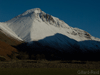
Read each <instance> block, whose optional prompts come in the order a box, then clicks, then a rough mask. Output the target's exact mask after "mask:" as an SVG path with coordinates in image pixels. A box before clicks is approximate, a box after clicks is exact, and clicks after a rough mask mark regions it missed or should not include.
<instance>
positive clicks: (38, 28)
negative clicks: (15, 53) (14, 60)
mask: <svg viewBox="0 0 100 75" xmlns="http://www.w3.org/2000/svg"><path fill="white" fill-rule="evenodd" d="M6 24H7V25H8V27H10V29H11V30H12V31H14V32H15V33H16V34H17V35H18V36H19V37H20V38H21V39H23V40H25V41H27V42H29V41H34V40H40V39H43V38H45V37H47V36H52V35H55V34H56V33H61V34H64V35H66V36H68V37H69V38H72V39H74V40H77V41H83V40H98V41H100V39H97V38H94V37H93V36H91V35H90V34H89V33H87V32H85V31H84V30H81V29H78V28H72V27H70V26H69V25H68V24H66V23H65V22H64V21H62V20H59V19H58V18H56V17H53V16H51V15H49V14H46V13H45V12H43V11H42V10H41V9H39V8H35V9H30V10H27V11H26V12H24V13H23V14H20V15H18V16H17V17H15V18H13V19H11V20H9V21H7V22H6Z"/></svg>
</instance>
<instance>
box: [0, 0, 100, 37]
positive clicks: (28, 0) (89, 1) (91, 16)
mask: <svg viewBox="0 0 100 75" xmlns="http://www.w3.org/2000/svg"><path fill="white" fill-rule="evenodd" d="M32 8H40V9H41V10H42V11H44V12H46V13H48V14H50V15H52V16H55V17H58V18H59V19H61V20H63V21H65V22H66V23H67V24H68V25H69V26H72V27H78V28H80V29H83V30H85V31H87V32H89V33H90V34H91V35H93V36H95V37H98V38H100V34H99V32H100V0H0V22H5V21H8V20H10V19H12V18H13V17H15V16H17V15H19V14H21V13H23V12H25V11H26V10H28V9H32Z"/></svg>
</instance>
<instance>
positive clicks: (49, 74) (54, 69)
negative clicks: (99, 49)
mask: <svg viewBox="0 0 100 75" xmlns="http://www.w3.org/2000/svg"><path fill="white" fill-rule="evenodd" d="M91 70H92V71H93V72H97V71H100V61H78V60H71V61H57V60H56V61H47V60H17V61H15V60H12V61H9V62H8V61H6V62H0V75H84V74H78V73H79V71H84V73H85V72H86V74H85V75H98V74H99V73H89V74H87V71H91Z"/></svg>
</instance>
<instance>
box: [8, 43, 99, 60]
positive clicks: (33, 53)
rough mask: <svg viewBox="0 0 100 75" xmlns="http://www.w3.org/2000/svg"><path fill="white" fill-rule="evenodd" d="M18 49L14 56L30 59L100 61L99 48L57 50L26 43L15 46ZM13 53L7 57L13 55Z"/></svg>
mask: <svg viewBox="0 0 100 75" xmlns="http://www.w3.org/2000/svg"><path fill="white" fill-rule="evenodd" d="M15 48H16V49H17V50H18V53H17V56H16V58H18V59H22V60H23V59H31V60H42V59H45V60H81V61H100V59H99V57H100V50H95V51H94V50H86V51H85V52H82V50H80V49H79V48H78V47H76V49H73V50H71V51H72V52H68V51H69V50H68V49H66V50H62V51H59V50H57V49H55V48H52V47H49V46H42V45H41V44H39V46H38V47H36V46H34V45H32V46H27V43H23V44H20V45H18V46H15ZM14 54H16V53H13V54H12V55H10V56H9V57H13V56H14Z"/></svg>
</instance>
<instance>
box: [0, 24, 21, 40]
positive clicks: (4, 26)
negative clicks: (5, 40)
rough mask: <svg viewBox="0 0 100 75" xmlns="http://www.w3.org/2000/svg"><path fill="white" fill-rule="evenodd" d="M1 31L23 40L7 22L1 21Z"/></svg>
mask: <svg viewBox="0 0 100 75" xmlns="http://www.w3.org/2000/svg"><path fill="white" fill-rule="evenodd" d="M0 31H1V32H3V33H4V34H5V35H7V36H9V37H13V38H15V39H17V40H20V41H22V39H21V38H19V37H18V36H17V35H16V34H15V33H14V32H13V31H12V30H11V29H10V28H9V27H8V26H7V25H6V23H1V22H0Z"/></svg>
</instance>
